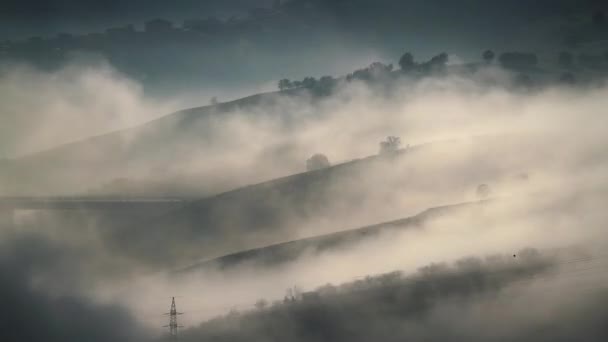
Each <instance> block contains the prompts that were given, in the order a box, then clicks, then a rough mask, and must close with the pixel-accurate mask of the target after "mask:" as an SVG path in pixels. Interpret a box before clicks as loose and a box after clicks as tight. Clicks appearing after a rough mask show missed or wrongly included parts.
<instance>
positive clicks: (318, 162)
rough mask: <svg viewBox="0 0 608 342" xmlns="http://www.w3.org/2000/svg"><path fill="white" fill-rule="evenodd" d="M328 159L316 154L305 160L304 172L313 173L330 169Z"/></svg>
mask: <svg viewBox="0 0 608 342" xmlns="http://www.w3.org/2000/svg"><path fill="white" fill-rule="evenodd" d="M330 166H331V164H330V163H329V159H327V156H326V155H324V154H321V153H317V154H315V155H313V156H312V157H310V158H308V159H307V160H306V170H307V171H314V170H320V169H325V168H328V167H330Z"/></svg>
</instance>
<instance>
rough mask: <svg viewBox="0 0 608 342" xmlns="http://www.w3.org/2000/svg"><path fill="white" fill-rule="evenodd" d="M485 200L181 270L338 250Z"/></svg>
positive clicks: (267, 263) (268, 263) (266, 263)
mask: <svg viewBox="0 0 608 342" xmlns="http://www.w3.org/2000/svg"><path fill="white" fill-rule="evenodd" d="M481 204H482V202H470V203H463V204H456V205H449V206H443V207H438V208H431V209H427V210H425V211H423V212H421V213H420V214H417V215H415V216H412V217H407V218H403V219H399V220H394V221H389V222H383V223H378V224H374V225H370V226H365V227H360V228H355V229H348V230H343V231H339V232H336V233H331V234H325V235H321V236H314V237H310V238H305V239H300V240H295V241H289V242H284V243H279V244H275V245H271V246H265V247H260V248H254V249H250V250H246V251H242V252H237V253H233V254H229V255H225V256H222V257H219V258H216V259H212V260H208V261H205V262H201V263H197V264H195V265H192V266H189V267H186V268H183V269H181V270H179V271H177V273H180V274H188V273H191V272H197V271H204V270H206V269H209V270H213V269H221V270H228V269H232V268H237V267H239V266H242V265H245V264H246V265H247V266H251V265H255V266H258V267H259V266H261V267H273V266H277V265H280V264H285V263H289V262H291V261H294V260H297V259H298V258H300V257H302V256H304V255H305V254H309V255H310V254H322V253H325V252H332V251H333V252H335V251H338V250H340V249H342V248H348V247H352V246H353V245H355V244H357V243H360V242H364V241H366V240H370V239H373V238H376V237H378V236H379V235H380V234H383V233H385V232H388V231H395V230H406V229H420V228H422V227H423V226H424V223H425V222H426V221H427V220H429V219H434V218H438V217H439V216H441V215H444V214H454V213H456V212H458V211H459V210H462V209H467V208H471V207H472V206H477V205H481Z"/></svg>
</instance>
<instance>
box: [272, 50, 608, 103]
mask: <svg viewBox="0 0 608 342" xmlns="http://www.w3.org/2000/svg"><path fill="white" fill-rule="evenodd" d="M481 58H482V63H481V64H480V63H477V64H476V63H473V64H469V65H468V66H490V65H496V66H500V67H502V68H505V69H508V70H511V71H516V72H521V73H522V74H520V75H518V77H517V78H516V83H518V84H529V83H530V82H531V79H530V76H529V75H527V74H525V73H526V72H531V71H535V70H538V68H539V58H538V56H537V55H536V54H534V53H530V52H517V51H515V52H504V53H502V54H500V55H499V56H498V59H496V53H495V52H494V51H492V50H486V51H484V52H483V53H482V54H481ZM448 62H449V56H448V54H447V53H445V52H444V53H440V54H438V55H436V56H433V57H432V58H431V59H429V60H427V61H423V62H418V61H416V60H415V59H414V55H413V54H412V53H410V52H406V53H404V54H403V55H402V56H401V58H400V59H399V63H398V64H399V70H395V69H394V67H393V64H384V63H381V62H374V63H372V64H370V65H369V66H368V67H366V68H362V69H358V70H355V71H354V72H352V73H350V74H348V75H346V76H345V77H342V78H334V77H332V76H322V77H320V78H319V79H316V78H314V77H305V78H304V79H302V80H294V81H292V80H289V79H286V78H285V79H281V80H280V81H279V82H278V88H279V90H281V91H285V90H290V89H299V88H302V89H309V90H311V91H312V92H313V93H315V94H319V95H326V94H329V93H331V91H332V90H333V89H334V88H335V87H336V86H337V85H339V84H342V83H348V82H353V81H365V82H373V81H378V80H388V79H394V78H398V77H400V76H401V75H404V74H407V75H411V76H426V75H438V74H441V73H443V72H445V71H446V70H447V65H448ZM497 62H498V63H497ZM554 64H555V65H556V66H557V67H558V69H560V70H561V71H563V73H562V75H561V76H560V78H559V79H558V81H562V82H563V81H566V82H569V83H572V82H574V80H575V79H574V75H573V74H571V72H573V71H584V70H591V71H602V70H604V71H605V70H608V51H606V52H605V53H604V54H596V55H593V54H586V53H582V54H579V55H578V56H575V55H574V54H573V53H571V52H567V51H563V52H560V53H559V54H558V55H557V56H556V58H555V60H554ZM464 66H467V64H465V65H464Z"/></svg>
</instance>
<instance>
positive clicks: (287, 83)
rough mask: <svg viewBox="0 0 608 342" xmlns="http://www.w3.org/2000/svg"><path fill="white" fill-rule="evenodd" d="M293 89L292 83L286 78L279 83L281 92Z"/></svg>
mask: <svg viewBox="0 0 608 342" xmlns="http://www.w3.org/2000/svg"><path fill="white" fill-rule="evenodd" d="M292 87H293V85H292V84H291V81H290V80H288V79H286V78H284V79H282V80H280V81H279V90H281V91H283V90H287V89H290V88H292Z"/></svg>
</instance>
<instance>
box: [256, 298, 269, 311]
mask: <svg viewBox="0 0 608 342" xmlns="http://www.w3.org/2000/svg"><path fill="white" fill-rule="evenodd" d="M266 306H268V302H267V301H266V299H259V300H258V301H257V302H255V308H256V309H258V310H264V309H265V308H266Z"/></svg>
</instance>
